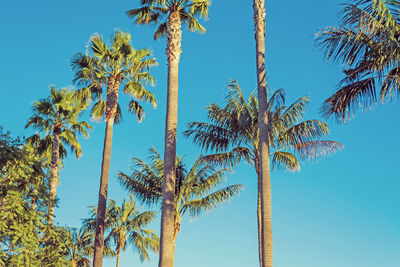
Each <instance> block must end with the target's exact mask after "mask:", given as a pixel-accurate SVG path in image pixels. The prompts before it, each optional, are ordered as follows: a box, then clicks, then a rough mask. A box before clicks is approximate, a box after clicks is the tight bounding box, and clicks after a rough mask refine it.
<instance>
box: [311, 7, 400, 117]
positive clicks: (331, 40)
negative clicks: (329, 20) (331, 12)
mask: <svg viewBox="0 0 400 267" xmlns="http://www.w3.org/2000/svg"><path fill="white" fill-rule="evenodd" d="M399 5H400V3H399V1H397V0H362V1H353V3H351V2H349V3H347V4H345V5H344V9H343V10H342V11H341V20H340V22H339V26H337V27H328V28H326V29H324V30H321V31H320V32H319V33H318V34H317V37H316V41H317V44H318V45H319V46H320V47H321V48H322V49H323V50H324V53H325V57H326V58H327V59H328V60H329V59H332V60H334V61H336V62H340V63H344V65H345V67H346V69H345V70H344V73H345V75H346V76H345V78H344V79H343V80H342V81H341V82H339V85H338V88H337V90H336V92H335V93H334V94H333V95H332V96H331V97H329V98H328V99H327V100H326V101H325V102H324V104H323V106H322V109H321V111H322V113H323V114H324V115H325V116H333V117H335V118H336V119H337V120H338V121H339V122H345V121H346V120H349V119H351V118H352V116H353V115H354V113H355V111H357V110H362V111H365V110H366V109H369V108H371V107H373V106H374V105H375V104H376V102H377V95H378V94H379V93H378V90H380V100H381V101H382V102H383V101H384V100H390V99H395V98H398V96H400V95H399V94H398V92H399V90H400V89H399V84H398V82H397V80H398V78H397V73H398V71H397V68H398V66H399V58H400V46H399V40H400V27H399V26H400V24H399V23H400V16H399Z"/></svg>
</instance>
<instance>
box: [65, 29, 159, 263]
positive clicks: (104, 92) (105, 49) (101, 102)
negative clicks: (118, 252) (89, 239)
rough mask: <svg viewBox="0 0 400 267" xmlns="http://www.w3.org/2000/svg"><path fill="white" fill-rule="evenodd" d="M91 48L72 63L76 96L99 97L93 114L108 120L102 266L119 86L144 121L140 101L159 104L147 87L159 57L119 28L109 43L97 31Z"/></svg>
mask: <svg viewBox="0 0 400 267" xmlns="http://www.w3.org/2000/svg"><path fill="white" fill-rule="evenodd" d="M89 52H90V54H83V53H78V54H76V55H75V56H74V58H73V59H72V66H73V69H74V71H75V79H74V81H75V82H76V83H77V84H79V85H81V86H83V88H82V89H80V90H78V91H77V93H76V96H77V97H79V98H80V99H81V100H82V102H83V103H85V104H89V103H90V101H96V103H95V104H94V105H93V108H92V116H93V117H94V118H96V119H101V118H103V117H105V121H106V130H105V136H104V148H103V160H102V166H101V178H100V189H99V204H98V207H99V212H98V217H97V227H96V229H97V230H96V240H95V250H94V259H93V261H94V266H101V265H102V258H103V247H104V229H105V228H104V219H105V216H106V202H107V188H108V174H109V170H110V160H111V147H112V135H113V127H114V122H116V123H118V122H119V120H120V119H121V108H120V106H119V103H118V98H119V93H120V87H122V88H123V93H124V94H127V95H129V96H130V97H131V100H130V102H129V104H128V110H129V111H130V112H132V113H134V114H135V115H136V117H137V118H138V120H139V121H141V120H142V119H143V116H144V110H143V107H142V106H141V105H140V103H139V102H140V101H143V102H146V103H151V104H152V105H153V106H154V108H155V107H156V105H157V102H156V99H155V97H154V95H153V93H151V92H149V91H148V90H147V89H145V87H144V85H145V84H146V83H147V82H151V83H152V84H153V83H154V79H153V77H152V76H151V75H150V73H149V72H148V71H149V69H150V67H152V66H155V65H156V60H155V59H154V58H152V55H151V52H150V50H149V49H139V50H136V49H134V48H133V46H132V44H131V36H130V34H128V33H123V32H116V33H115V34H114V35H113V37H112V41H111V43H110V44H109V45H107V44H106V43H105V42H104V41H103V39H102V37H100V36H99V35H98V34H95V35H93V36H92V37H91V38H90V44H89Z"/></svg>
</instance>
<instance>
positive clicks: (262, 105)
mask: <svg viewBox="0 0 400 267" xmlns="http://www.w3.org/2000/svg"><path fill="white" fill-rule="evenodd" d="M253 10H254V15H253V18H254V33H255V36H254V37H255V40H256V67H257V93H258V110H259V111H260V112H258V128H259V129H260V135H259V144H258V145H259V149H258V150H259V151H258V153H260V155H259V163H258V164H259V172H260V175H258V179H259V181H258V187H259V188H258V192H259V193H258V194H259V197H258V198H259V199H260V204H259V206H260V209H261V217H260V220H259V221H258V223H259V226H258V229H259V239H260V242H261V246H259V260H260V266H262V267H272V224H271V220H270V219H269V218H271V206H270V205H269V204H268V203H271V173H270V172H271V170H270V164H269V162H270V158H269V154H270V151H269V147H270V144H269V143H268V141H269V139H268V134H267V132H268V128H269V125H268V124H269V121H268V110H267V109H268V107H267V81H266V76H265V16H266V15H265V0H253Z"/></svg>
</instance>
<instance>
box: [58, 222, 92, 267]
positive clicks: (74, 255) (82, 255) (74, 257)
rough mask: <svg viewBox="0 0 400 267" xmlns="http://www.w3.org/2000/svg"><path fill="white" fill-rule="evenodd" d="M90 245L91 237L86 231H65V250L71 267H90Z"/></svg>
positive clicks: (73, 229)
mask: <svg viewBox="0 0 400 267" xmlns="http://www.w3.org/2000/svg"><path fill="white" fill-rule="evenodd" d="M92 243H93V242H92V235H91V234H90V233H88V232H87V231H83V230H82V229H79V230H77V229H75V228H72V229H70V228H68V229H67V233H66V241H65V250H66V252H67V255H68V258H69V260H70V262H71V265H72V267H75V266H80V267H88V266H90V260H89V256H90V255H91V254H92V253H93V246H92Z"/></svg>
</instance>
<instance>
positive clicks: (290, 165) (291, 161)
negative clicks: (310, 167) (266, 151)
mask: <svg viewBox="0 0 400 267" xmlns="http://www.w3.org/2000/svg"><path fill="white" fill-rule="evenodd" d="M272 168H273V169H284V170H290V171H292V172H295V171H300V163H299V161H298V160H297V158H296V156H295V155H294V154H292V153H289V152H284V151H278V152H274V153H273V158H272Z"/></svg>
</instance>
